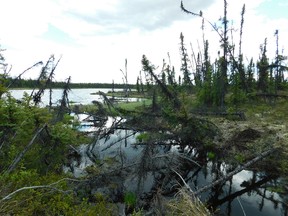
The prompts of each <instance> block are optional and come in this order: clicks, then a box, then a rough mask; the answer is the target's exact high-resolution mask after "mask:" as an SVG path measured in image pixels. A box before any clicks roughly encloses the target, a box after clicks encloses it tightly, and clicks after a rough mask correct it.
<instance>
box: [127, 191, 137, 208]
mask: <svg viewBox="0 0 288 216" xmlns="http://www.w3.org/2000/svg"><path fill="white" fill-rule="evenodd" d="M136 201H137V196H136V194H135V193H133V192H130V191H129V192H126V193H125V194H124V202H125V204H126V205H127V206H128V208H134V207H135V206H136Z"/></svg>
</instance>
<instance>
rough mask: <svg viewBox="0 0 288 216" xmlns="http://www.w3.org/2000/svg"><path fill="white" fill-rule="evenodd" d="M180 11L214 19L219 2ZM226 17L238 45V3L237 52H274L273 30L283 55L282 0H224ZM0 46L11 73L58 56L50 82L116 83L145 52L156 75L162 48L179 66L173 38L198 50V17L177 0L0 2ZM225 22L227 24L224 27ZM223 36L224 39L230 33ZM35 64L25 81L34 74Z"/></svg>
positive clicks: (194, 0) (287, 7)
mask: <svg viewBox="0 0 288 216" xmlns="http://www.w3.org/2000/svg"><path fill="white" fill-rule="evenodd" d="M183 2H184V5H185V7H186V8H187V9H189V10H191V11H194V12H199V11H200V10H201V11H203V14H204V17H205V18H207V19H208V20H210V21H211V22H213V23H214V22H218V20H219V18H220V17H221V16H222V15H223V2H224V1H223V0H184V1H183ZM227 2H228V19H229V20H233V28H234V30H235V32H234V36H233V40H234V41H235V43H236V44H238V41H237V37H238V35H239V27H240V24H239V23H240V22H239V21H240V14H241V9H242V6H243V4H244V3H245V4H246V13H245V22H244V30H243V53H244V54H245V56H246V57H247V58H250V57H251V56H257V55H258V54H259V52H260V51H259V46H260V44H261V43H263V41H264V39H265V37H267V38H268V51H269V52H270V54H271V55H272V56H271V58H272V57H273V55H275V44H276V42H275V37H274V33H275V30H276V29H278V30H279V39H280V41H279V42H280V48H281V49H282V48H283V49H284V54H285V55H287V54H288V50H287V49H288V47H287V45H288V13H287V11H288V1H287V0H237V1H236V0H227ZM0 5H1V13H0V23H1V28H0V44H1V48H3V49H6V51H5V52H4V56H5V58H6V62H7V63H8V64H10V65H12V71H11V75H12V76H17V75H18V74H20V73H21V72H23V71H24V70H25V69H27V68H28V67H30V66H32V65H33V64H34V63H36V62H38V61H43V62H45V61H46V60H47V59H48V58H49V56H50V55H51V54H54V55H55V57H56V58H59V57H60V56H62V59H61V61H60V63H59V66H58V67H57V70H56V75H55V78H56V80H57V81H64V80H65V79H66V78H68V77H69V76H71V77H72V82H96V83H99V82H105V83H111V82H112V80H114V81H115V82H116V83H122V77H123V76H122V73H121V71H120V69H122V70H124V68H125V59H127V61H128V81H129V82H130V83H136V78H137V76H138V75H139V71H140V70H141V58H142V55H143V54H145V55H146V56H147V58H148V59H149V60H150V61H151V62H152V63H153V64H154V65H156V66H159V69H158V72H160V69H161V66H162V61H163V59H166V61H168V57H167V53H168V52H169V53H170V56H171V60H172V65H174V66H175V68H176V71H179V67H180V54H179V42H180V39H179V35H180V32H183V34H184V40H185V43H186V48H187V49H188V52H189V53H191V48H190V43H191V44H192V47H193V49H194V51H197V50H198V42H199V46H200V48H202V43H201V41H202V32H201V19H200V18H197V17H193V16H191V15H187V14H184V13H183V12H182V11H181V10H180V0H105V1H100V0H81V1H80V0H41V1H40V0H25V1H22V0H9V1H8V0H0ZM231 23H232V22H230V24H231ZM205 25H206V30H205V37H206V38H207V39H209V42H210V46H211V55H213V54H215V53H217V52H218V50H219V37H218V36H217V34H216V33H215V32H213V31H212V29H211V27H210V26H209V24H208V23H207V24H205ZM230 38H231V37H230ZM39 69H40V68H37V69H35V70H32V71H29V72H27V73H26V75H25V76H24V77H25V78H29V77H31V78H36V77H37V75H38V74H39Z"/></svg>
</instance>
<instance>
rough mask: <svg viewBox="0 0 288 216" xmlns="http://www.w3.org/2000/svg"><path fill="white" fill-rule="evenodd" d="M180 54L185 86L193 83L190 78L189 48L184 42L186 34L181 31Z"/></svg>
mask: <svg viewBox="0 0 288 216" xmlns="http://www.w3.org/2000/svg"><path fill="white" fill-rule="evenodd" d="M180 54H181V63H182V64H181V68H180V70H181V72H182V74H183V83H182V84H183V85H184V86H188V85H191V84H192V82H191V79H190V71H189V69H188V62H189V59H188V54H187V50H186V48H185V44H184V35H183V33H182V32H181V33H180Z"/></svg>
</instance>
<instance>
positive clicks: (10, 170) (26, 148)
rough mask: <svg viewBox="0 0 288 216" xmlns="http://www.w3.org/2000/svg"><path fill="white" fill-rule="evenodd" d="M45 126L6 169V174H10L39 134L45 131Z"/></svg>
mask: <svg viewBox="0 0 288 216" xmlns="http://www.w3.org/2000/svg"><path fill="white" fill-rule="evenodd" d="M46 126H47V124H45V125H44V126H43V127H42V128H40V129H39V130H38V131H37V132H36V133H35V135H34V137H33V138H32V139H31V141H30V142H29V144H28V145H27V146H26V147H25V148H24V150H23V151H22V152H21V153H20V154H19V155H18V156H17V157H16V158H15V159H14V161H13V162H12V164H11V165H10V166H9V168H8V169H7V171H6V173H8V174H9V173H11V172H12V171H13V170H14V169H15V168H16V166H17V164H18V163H19V161H20V160H21V159H22V158H23V157H24V155H25V154H26V152H27V151H28V150H29V149H30V147H31V146H32V145H33V143H34V141H35V139H36V138H37V137H38V136H39V135H40V134H41V132H42V131H43V130H44V129H45V127H46Z"/></svg>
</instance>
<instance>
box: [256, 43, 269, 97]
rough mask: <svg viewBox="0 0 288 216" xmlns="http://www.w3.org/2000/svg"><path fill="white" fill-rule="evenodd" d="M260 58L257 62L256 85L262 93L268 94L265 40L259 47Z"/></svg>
mask: <svg viewBox="0 0 288 216" xmlns="http://www.w3.org/2000/svg"><path fill="white" fill-rule="evenodd" d="M260 50H261V56H260V59H259V61H258V62H257V69H258V83H257V88H258V90H260V91H261V92H263V93H267V92H268V87H269V86H268V82H269V61H268V58H267V56H266V53H267V38H265V40H264V44H262V45H261V46H260Z"/></svg>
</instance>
